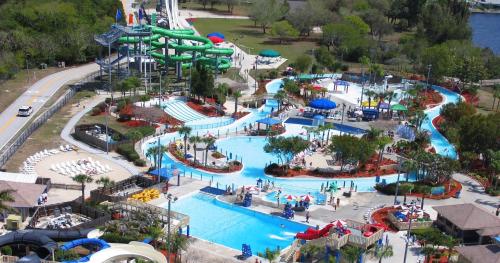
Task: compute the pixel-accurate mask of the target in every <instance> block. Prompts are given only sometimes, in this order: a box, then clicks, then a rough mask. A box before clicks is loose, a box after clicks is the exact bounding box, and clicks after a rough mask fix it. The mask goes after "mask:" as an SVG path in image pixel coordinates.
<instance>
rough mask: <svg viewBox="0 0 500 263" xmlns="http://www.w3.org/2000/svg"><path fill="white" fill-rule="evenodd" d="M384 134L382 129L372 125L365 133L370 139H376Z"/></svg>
mask: <svg viewBox="0 0 500 263" xmlns="http://www.w3.org/2000/svg"><path fill="white" fill-rule="evenodd" d="M381 134H382V130H381V129H377V128H374V127H370V129H369V130H368V131H367V132H366V133H365V134H364V135H363V137H365V138H366V139H367V140H369V141H376V140H377V139H378V138H379V137H380V135H381Z"/></svg>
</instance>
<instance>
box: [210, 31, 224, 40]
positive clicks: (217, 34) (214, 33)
mask: <svg viewBox="0 0 500 263" xmlns="http://www.w3.org/2000/svg"><path fill="white" fill-rule="evenodd" d="M207 37H220V38H222V39H224V38H225V37H224V34H222V33H220V32H212V33H210V34H208V35H207Z"/></svg>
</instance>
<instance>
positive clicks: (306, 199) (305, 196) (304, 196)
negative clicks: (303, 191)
mask: <svg viewBox="0 0 500 263" xmlns="http://www.w3.org/2000/svg"><path fill="white" fill-rule="evenodd" d="M300 198H301V199H302V201H306V202H309V203H310V202H311V201H312V200H313V199H314V197H313V196H312V195H309V194H307V195H301V196H300Z"/></svg>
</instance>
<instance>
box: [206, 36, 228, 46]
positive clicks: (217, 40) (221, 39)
mask: <svg viewBox="0 0 500 263" xmlns="http://www.w3.org/2000/svg"><path fill="white" fill-rule="evenodd" d="M208 39H210V41H212V43H214V44H218V43H222V42H224V39H223V38H220V37H218V36H211V37H208Z"/></svg>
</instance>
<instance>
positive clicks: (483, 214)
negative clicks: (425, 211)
mask: <svg viewBox="0 0 500 263" xmlns="http://www.w3.org/2000/svg"><path fill="white" fill-rule="evenodd" d="M433 209H434V210H436V211H437V212H438V213H439V214H440V215H441V216H443V217H445V218H446V219H448V220H449V221H450V222H452V223H453V224H454V225H455V226H457V227H459V228H460V229H462V230H474V229H482V228H490V227H500V218H498V217H496V216H495V215H493V214H491V213H488V212H487V211H485V210H483V209H481V208H479V207H477V206H475V205H473V204H458V205H445V206H434V207H433Z"/></svg>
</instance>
